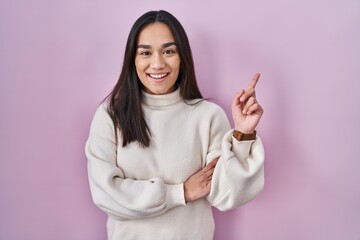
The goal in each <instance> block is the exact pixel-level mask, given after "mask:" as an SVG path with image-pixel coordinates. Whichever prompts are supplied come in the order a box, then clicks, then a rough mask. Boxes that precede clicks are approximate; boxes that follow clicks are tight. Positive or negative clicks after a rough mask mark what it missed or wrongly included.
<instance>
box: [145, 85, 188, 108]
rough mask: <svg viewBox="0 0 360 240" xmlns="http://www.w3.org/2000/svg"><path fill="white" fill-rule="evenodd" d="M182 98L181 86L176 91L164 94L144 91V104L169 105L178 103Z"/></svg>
mask: <svg viewBox="0 0 360 240" xmlns="http://www.w3.org/2000/svg"><path fill="white" fill-rule="evenodd" d="M180 100H181V97H180V88H177V89H176V90H175V91H174V92H171V93H167V94H164V95H155V94H149V93H146V92H144V91H142V101H143V103H144V104H146V105H149V106H157V107H161V106H168V105H171V104H174V103H177V102H179V101H180Z"/></svg>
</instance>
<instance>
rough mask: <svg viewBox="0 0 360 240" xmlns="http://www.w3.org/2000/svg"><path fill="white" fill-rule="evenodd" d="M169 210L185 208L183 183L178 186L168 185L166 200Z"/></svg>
mask: <svg viewBox="0 0 360 240" xmlns="http://www.w3.org/2000/svg"><path fill="white" fill-rule="evenodd" d="M165 202H166V205H167V208H173V207H177V206H185V205H186V203H185V196H184V186H183V183H181V184H176V185H166V199H165Z"/></svg>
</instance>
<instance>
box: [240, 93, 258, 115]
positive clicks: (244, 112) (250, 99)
mask: <svg viewBox="0 0 360 240" xmlns="http://www.w3.org/2000/svg"><path fill="white" fill-rule="evenodd" d="M255 103H256V99H255V98H254V97H250V98H249V99H248V101H247V102H246V104H245V106H244V108H243V111H242V113H243V114H247V112H248V111H249V108H250V106H252V105H254V104H255Z"/></svg>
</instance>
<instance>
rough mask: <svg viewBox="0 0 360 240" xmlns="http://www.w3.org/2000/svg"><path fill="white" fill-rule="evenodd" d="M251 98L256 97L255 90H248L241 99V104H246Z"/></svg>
mask: <svg viewBox="0 0 360 240" xmlns="http://www.w3.org/2000/svg"><path fill="white" fill-rule="evenodd" d="M249 97H255V89H254V88H249V89H248V90H246V92H245V93H244V94H243V95H242V96H241V97H240V102H246V100H247V99H248V98H249Z"/></svg>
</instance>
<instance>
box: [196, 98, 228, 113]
mask: <svg viewBox="0 0 360 240" xmlns="http://www.w3.org/2000/svg"><path fill="white" fill-rule="evenodd" d="M197 110H198V111H200V112H202V113H203V114H205V115H212V116H219V115H222V116H226V113H225V111H224V109H223V108H222V107H220V106H219V105H217V104H216V103H214V102H210V101H208V100H205V99H203V100H200V102H199V103H198V104H197Z"/></svg>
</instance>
